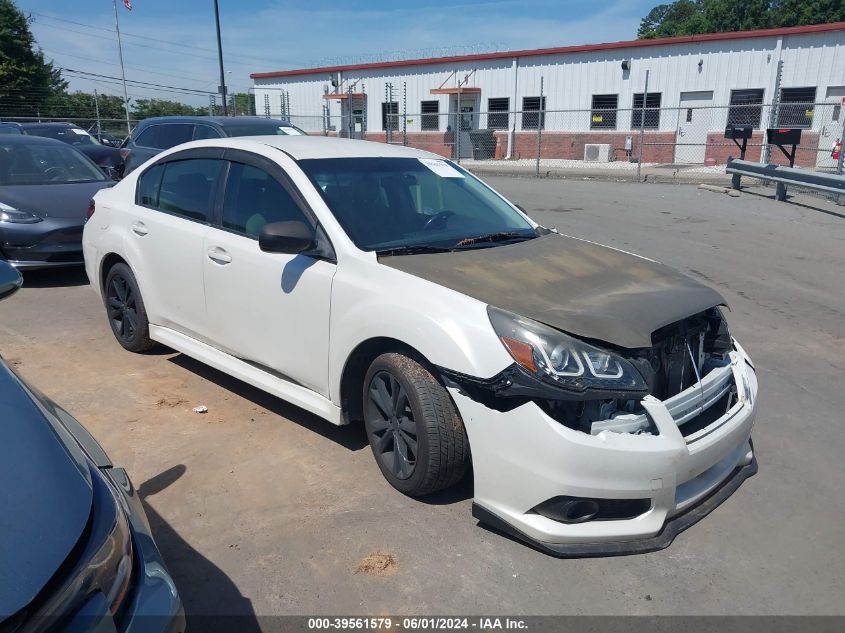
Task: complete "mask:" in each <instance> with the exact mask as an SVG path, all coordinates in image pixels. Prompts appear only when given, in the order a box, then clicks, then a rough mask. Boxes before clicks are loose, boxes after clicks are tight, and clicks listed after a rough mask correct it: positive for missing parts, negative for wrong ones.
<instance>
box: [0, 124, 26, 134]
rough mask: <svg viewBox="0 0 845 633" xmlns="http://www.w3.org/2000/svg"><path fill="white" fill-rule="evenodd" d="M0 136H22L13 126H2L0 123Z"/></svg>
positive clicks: (17, 128) (18, 129)
mask: <svg viewBox="0 0 845 633" xmlns="http://www.w3.org/2000/svg"><path fill="white" fill-rule="evenodd" d="M0 134H23V132H21V130H20V128H19V127H17V126H15V125H3V124H2V123H0Z"/></svg>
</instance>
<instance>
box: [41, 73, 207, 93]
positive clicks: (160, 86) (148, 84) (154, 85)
mask: <svg viewBox="0 0 845 633" xmlns="http://www.w3.org/2000/svg"><path fill="white" fill-rule="evenodd" d="M57 68H58V69H59V70H62V71H64V72H68V73H75V74H78V75H87V76H90V77H98V78H102V79H117V80H118V81H120V79H121V78H120V77H113V76H111V75H101V74H99V73H90V72H86V71H84V70H74V69H73V68H62V67H60V66H59V67H57ZM126 83H133V84H136V85H138V86H151V87H153V88H169V89H170V90H182V91H184V92H195V93H199V94H205V95H213V94H217V93H216V92H211V91H209V90H197V89H195V88H182V87H180V86H168V85H165V84H154V83H151V82H149V81H138V80H137V79H131V80H130V79H127V80H126Z"/></svg>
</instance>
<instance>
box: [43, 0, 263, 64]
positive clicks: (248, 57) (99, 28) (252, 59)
mask: <svg viewBox="0 0 845 633" xmlns="http://www.w3.org/2000/svg"><path fill="white" fill-rule="evenodd" d="M29 13H30V14H31V15H37V16H40V17H42V18H48V19H50V20H57V21H59V22H66V23H68V24H75V25H77V26H81V27H84V28H87V29H93V30H97V31H105V32H108V33H114V32H115V30H114V29H110V28H106V27H102V26H92V25H90V24H85V23H83V22H76V21H74V20H68V19H66V18H59V17H56V16H54V15H48V14H45V13H38V12H36V11H30V12H29ZM44 26H51V25H49V24H45V25H44ZM53 28H58V27H56V26H53ZM74 32H78V31H74ZM121 34H122V35H124V36H125V37H134V38H138V39H143V40H148V41H150V42H158V43H159V44H169V45H171V46H179V47H181V48H190V49H193V50H197V51H204V52H207V53H214V54H216V53H217V51H216V50H214V49H211V48H204V47H202V46H194V45H192V44H183V43H182V42H173V41H171V40H163V39H161V38H157V37H150V36H149V35H140V34H138V33H127V32H124V31H121ZM111 39H114V38H111ZM226 57H227V58H232V57H239V58H241V59H246V60H250V62H251V63H255V62H258V63H262V64H264V63H267V59H266V58H263V57H253V56H252V55H242V54H241V53H228V54H227V55H226Z"/></svg>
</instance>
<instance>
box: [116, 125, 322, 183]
mask: <svg viewBox="0 0 845 633" xmlns="http://www.w3.org/2000/svg"><path fill="white" fill-rule="evenodd" d="M299 135H302V136H306V134H305V132H304V131H302V130H300V129H299V128H298V127H296V126H295V125H293V124H292V123H291V122H290V121H285V120H279V119H268V118H264V117H258V116H238V117H234V116H229V117H226V116H213V117H212V116H163V117H153V118H150V119H144V120H143V121H141V122H140V123H139V124H138V127H136V128H135V129H134V130H133V131H132V134H131V136H129V137H128V138H127V139H126V140H125V141H124V142H123V147H122V148H121V150H120V155H121V156H122V157H123V172H122V175H124V176H125V175H126V174H128V173H129V172H131V171H132V170H133V169H135V168H136V167H137V166H138V165H140V164H142V163H144V162H146V161H147V160H149V159H150V158H152V157H153V156H155V155H157V154H158V153H159V152H163V151H164V150H166V149H170V148H171V147H175V146H176V145H181V144H182V143H187V142H188V141H198V140H200V139H205V138H225V137H231V136H299Z"/></svg>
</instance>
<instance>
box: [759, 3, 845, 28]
mask: <svg viewBox="0 0 845 633" xmlns="http://www.w3.org/2000/svg"><path fill="white" fill-rule="evenodd" d="M772 4H773V7H772V15H773V18H774V19H773V22H774V24H776V25H777V26H801V25H804V24H825V23H828V22H845V2H843V1H842V0H779V1H776V2H773V3H772Z"/></svg>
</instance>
